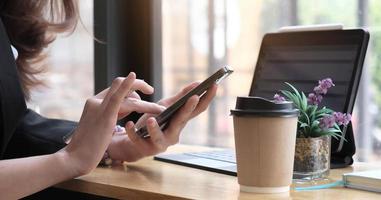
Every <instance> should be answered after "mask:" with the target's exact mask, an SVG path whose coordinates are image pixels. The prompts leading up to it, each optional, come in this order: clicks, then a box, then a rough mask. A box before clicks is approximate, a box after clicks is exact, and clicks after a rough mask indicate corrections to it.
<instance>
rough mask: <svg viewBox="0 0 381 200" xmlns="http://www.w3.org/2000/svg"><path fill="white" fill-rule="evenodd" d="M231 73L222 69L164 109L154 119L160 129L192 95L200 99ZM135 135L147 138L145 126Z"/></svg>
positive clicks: (228, 69)
mask: <svg viewBox="0 0 381 200" xmlns="http://www.w3.org/2000/svg"><path fill="white" fill-rule="evenodd" d="M231 73H233V70H232V69H231V68H230V67H229V66H225V67H222V68H221V69H219V70H218V71H216V72H215V73H214V74H213V75H211V76H210V77H209V78H207V79H206V80H204V81H203V82H202V83H200V84H199V85H198V86H197V87H195V88H194V89H192V90H191V91H189V92H188V93H187V94H185V95H184V96H183V97H181V98H180V99H179V100H177V101H176V102H175V103H174V104H172V105H171V106H169V107H168V108H167V109H165V110H164V111H163V112H162V113H160V114H159V115H158V116H156V117H155V118H156V121H157V123H158V124H159V126H160V128H161V129H162V130H164V129H165V128H166V127H167V125H168V122H169V120H170V119H171V117H172V116H173V115H174V114H175V113H176V112H177V111H178V110H179V109H180V108H181V107H182V106H183V105H184V104H185V103H186V102H187V100H188V99H189V98H190V97H192V96H193V95H198V96H200V97H201V96H202V95H204V94H205V93H206V91H207V90H208V89H209V88H210V87H211V86H212V85H213V84H214V83H217V84H218V83H219V82H220V81H221V80H223V79H225V78H226V77H227V76H229V75H230V74H231ZM136 133H137V134H138V135H139V136H140V137H143V138H147V137H149V135H148V131H147V127H145V126H144V127H142V128H140V129H138V130H137V131H136Z"/></svg>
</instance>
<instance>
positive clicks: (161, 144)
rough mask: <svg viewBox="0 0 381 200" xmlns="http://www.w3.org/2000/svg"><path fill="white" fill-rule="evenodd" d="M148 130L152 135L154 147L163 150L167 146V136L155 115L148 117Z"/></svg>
mask: <svg viewBox="0 0 381 200" xmlns="http://www.w3.org/2000/svg"><path fill="white" fill-rule="evenodd" d="M147 130H148V134H149V136H150V140H151V142H152V144H153V145H154V147H155V148H156V151H159V152H163V151H164V150H165V148H166V145H165V138H164V136H163V132H161V129H160V127H159V125H158V124H157V121H156V120H155V118H153V117H150V118H148V120H147Z"/></svg>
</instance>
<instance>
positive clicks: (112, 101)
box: [59, 73, 162, 175]
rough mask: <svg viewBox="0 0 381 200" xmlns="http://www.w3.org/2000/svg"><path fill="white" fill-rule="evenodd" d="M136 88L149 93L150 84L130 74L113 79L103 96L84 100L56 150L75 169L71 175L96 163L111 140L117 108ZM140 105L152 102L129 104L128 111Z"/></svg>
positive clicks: (153, 108) (134, 109)
mask: <svg viewBox="0 0 381 200" xmlns="http://www.w3.org/2000/svg"><path fill="white" fill-rule="evenodd" d="M136 90H139V91H142V92H145V93H150V92H149V91H151V90H152V92H153V88H152V87H151V86H149V85H148V84H147V83H145V82H144V81H141V80H138V79H136V75H135V73H130V74H129V75H128V76H127V77H126V78H118V79H115V80H114V81H113V83H112V85H111V87H110V88H109V89H108V90H107V93H106V94H105V95H104V98H103V99H101V100H100V99H99V98H98V97H99V96H94V97H92V98H90V99H88V100H87V102H86V105H85V107H84V110H83V113H82V116H81V119H80V121H79V124H78V127H77V128H76V130H75V132H74V134H73V137H72V138H71V141H70V143H69V144H68V145H67V146H66V147H65V148H64V149H62V150H61V151H60V152H59V153H63V154H64V155H65V157H66V158H67V161H68V162H70V163H71V164H72V165H70V166H72V167H73V170H75V171H74V174H77V175H83V174H86V173H89V172H90V171H91V170H92V169H94V168H95V167H96V166H97V165H98V163H99V161H100V160H101V159H102V157H103V154H104V152H105V150H106V148H107V146H108V145H109V143H110V141H111V137H112V135H113V132H114V127H115V125H116V122H117V120H118V113H119V112H120V109H121V108H122V107H123V105H126V101H129V97H130V96H131V94H132V93H134V92H135V91H136ZM147 91H148V92H147ZM131 101H135V102H136V101H137V100H136V99H133V100H131ZM138 101H141V100H138ZM142 104H147V105H148V104H149V105H150V106H152V103H149V102H144V101H141V102H140V104H136V105H137V106H136V107H131V104H130V107H129V110H130V111H137V112H139V111H140V109H141V107H142V106H141V105H142ZM132 105H133V104H132ZM143 107H144V106H143ZM161 110H162V109H161V107H160V106H159V105H157V106H152V110H151V111H152V112H153V113H154V112H157V111H161ZM144 112H147V110H145V111H144ZM119 115H120V113H119Z"/></svg>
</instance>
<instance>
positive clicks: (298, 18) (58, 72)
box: [29, 0, 381, 162]
mask: <svg viewBox="0 0 381 200" xmlns="http://www.w3.org/2000/svg"><path fill="white" fill-rule="evenodd" d="M114 1H115V0H112V1H111V2H114ZM151 1H154V0H151ZM95 2H97V1H95ZM127 2H128V1H127ZM156 2H160V3H154V7H153V9H155V10H156V11H158V12H159V13H160V15H159V16H160V17H159V18H153V21H152V24H151V25H152V26H158V25H159V26H160V34H158V35H156V36H152V38H154V40H155V41H156V42H158V43H160V54H158V55H160V59H158V62H160V67H161V68H160V70H159V74H158V73H156V74H155V75H154V76H160V79H161V82H160V84H161V85H155V87H156V88H159V90H158V91H157V92H158V93H159V94H160V95H159V96H163V97H168V96H171V95H173V94H175V93H176V92H177V91H179V90H180V89H181V88H182V87H183V86H184V85H186V84H188V83H190V82H193V81H194V80H202V79H204V78H206V77H207V76H208V75H209V74H211V73H212V72H213V71H215V70H216V69H217V68H219V67H220V66H223V65H225V64H228V65H231V66H232V67H233V68H234V69H235V73H234V76H231V77H229V78H228V79H227V80H225V81H223V82H222V84H221V86H220V88H219V91H218V95H217V97H216V99H215V100H214V101H213V103H212V105H211V106H210V107H209V109H208V110H207V111H206V112H205V113H203V114H202V115H201V116H198V117H197V118H195V119H194V120H192V121H191V122H190V123H188V125H187V127H186V128H185V130H184V131H183V133H182V136H181V143H186V144H198V145H208V146H219V147H232V146H233V145H234V141H233V134H232V133H233V126H232V119H231V117H230V116H229V111H230V109H231V108H233V107H234V105H235V97H236V96H238V95H247V94H248V92H249V88H250V85H251V81H252V76H253V72H254V67H255V64H256V60H257V56H258V50H259V47H260V43H261V40H262V37H263V35H264V34H265V33H267V32H275V31H277V30H278V29H279V28H280V27H282V26H289V25H311V24H327V23H341V24H343V25H344V27H345V28H354V27H363V28H366V29H367V30H368V31H369V32H370V36H371V37H370V43H369V48H368V52H367V58H366V62H365V66H364V73H363V77H362V80H361V86H360V91H359V94H358V97H357V100H356V105H355V110H354V119H353V120H354V126H355V137H356V146H357V153H356V160H358V161H366V162H377V161H381V154H380V153H381V117H379V115H380V114H379V113H380V112H381V12H379V10H380V9H381V1H379V0H320V1H309V0H266V1H265V0H193V1H192V0H160V1H156ZM79 3H80V12H81V19H82V22H83V24H79V25H78V27H77V29H76V31H75V32H74V33H73V34H72V35H70V36H69V37H63V36H61V37H59V38H58V39H57V40H56V41H55V42H54V43H53V44H52V45H51V47H49V49H47V53H48V54H49V55H50V56H49V59H48V60H47V64H48V65H49V71H48V72H47V73H45V74H44V75H43V77H42V78H44V79H45V80H46V82H47V85H49V87H43V88H37V89H35V90H34V92H33V96H32V101H31V102H29V107H31V108H33V109H35V110H37V111H38V112H40V113H41V114H43V115H45V116H48V117H53V118H64V119H70V120H78V119H79V117H80V114H81V112H82V109H83V105H84V102H85V100H86V98H88V97H90V96H91V95H93V93H94V40H93V39H94V37H93V28H94V27H93V26H94V20H93V19H94V18H93V11H94V1H93V0H81V1H79ZM95 24H96V23H95ZM136 67H139V66H136ZM205 122H207V123H205Z"/></svg>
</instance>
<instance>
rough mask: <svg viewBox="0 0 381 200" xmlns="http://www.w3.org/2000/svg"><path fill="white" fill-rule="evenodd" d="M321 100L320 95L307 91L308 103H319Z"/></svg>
mask: <svg viewBox="0 0 381 200" xmlns="http://www.w3.org/2000/svg"><path fill="white" fill-rule="evenodd" d="M322 100H323V96H322V95H317V94H315V93H309V94H308V99H307V101H308V103H310V104H313V105H319V103H320V102H321V101H322Z"/></svg>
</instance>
